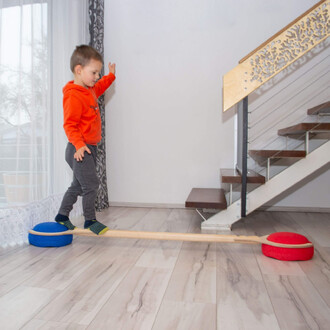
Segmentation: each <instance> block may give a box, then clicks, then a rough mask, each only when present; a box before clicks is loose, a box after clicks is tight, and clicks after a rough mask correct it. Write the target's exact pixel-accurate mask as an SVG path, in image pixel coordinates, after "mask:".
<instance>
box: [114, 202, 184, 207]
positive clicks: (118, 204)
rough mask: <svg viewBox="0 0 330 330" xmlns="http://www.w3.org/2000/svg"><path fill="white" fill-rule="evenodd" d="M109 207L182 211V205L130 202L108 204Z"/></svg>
mask: <svg viewBox="0 0 330 330" xmlns="http://www.w3.org/2000/svg"><path fill="white" fill-rule="evenodd" d="M110 206H117V207H148V208H154V209H184V208H185V205H184V204H167V203H131V202H110Z"/></svg>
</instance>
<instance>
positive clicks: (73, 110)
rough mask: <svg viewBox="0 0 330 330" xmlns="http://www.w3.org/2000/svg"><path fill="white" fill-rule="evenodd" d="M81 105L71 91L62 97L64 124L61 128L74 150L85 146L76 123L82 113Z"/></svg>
mask: <svg viewBox="0 0 330 330" xmlns="http://www.w3.org/2000/svg"><path fill="white" fill-rule="evenodd" d="M82 109H83V105H82V103H81V101H80V100H79V99H78V98H77V97H76V96H74V95H72V94H71V93H67V95H65V96H64V98H63V110H64V124H63V128H64V131H65V134H66V136H67V137H68V140H69V142H71V143H72V144H73V145H74V146H75V148H76V150H78V149H80V148H81V147H83V146H85V145H86V144H85V142H84V139H83V136H82V134H81V132H80V130H79V127H78V124H79V122H80V117H81V114H82Z"/></svg>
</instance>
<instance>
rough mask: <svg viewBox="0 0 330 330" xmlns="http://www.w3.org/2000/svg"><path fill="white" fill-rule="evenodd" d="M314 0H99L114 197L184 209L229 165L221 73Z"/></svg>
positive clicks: (230, 141) (229, 130)
mask: <svg viewBox="0 0 330 330" xmlns="http://www.w3.org/2000/svg"><path fill="white" fill-rule="evenodd" d="M316 2H317V1H315V0H314V1H311V0H305V1H303V2H302V1H300V0H291V1H285V0H280V1H264V0H253V1H244V0H237V1H229V0H228V1H224V0H222V1H221V0H203V1H201V0H200V1H197V0H195V1H192V0H176V1H174V0H168V1H152V0H139V1H136V0H121V1H115V0H105V40H104V42H105V62H107V61H113V62H116V64H117V79H116V81H115V83H114V85H113V86H112V90H111V92H108V93H107V94H106V111H107V114H106V120H107V131H106V136H107V142H106V143H107V171H108V184H109V194H110V201H111V202H112V203H133V204H152V203H156V204H180V205H183V204H184V201H185V199H186V197H187V196H188V194H189V192H190V190H191V188H192V187H219V186H220V181H219V169H220V168H225V167H233V164H234V135H233V131H234V114H233V113H232V112H231V113H222V76H223V75H224V74H225V73H226V72H227V71H229V70H230V69H232V68H233V67H234V66H236V65H237V63H238V61H239V60H240V59H241V58H242V57H244V56H245V55H246V54H247V53H249V52H250V51H251V50H253V49H254V48H255V47H257V46H258V45H259V44H260V43H262V42H263V41H265V40H266V39H267V38H269V37H270V36H272V35H273V34H274V33H276V32H277V31H278V30H280V29H281V28H282V27H284V26H285V25H286V24H288V23H289V22H290V21H292V20H293V19H295V18H296V17H297V16H298V15H300V14H301V13H303V12H304V11H305V10H307V9H308V8H310V7H311V6H312V5H313V4H315V3H316ZM327 177H328V178H329V176H327Z"/></svg>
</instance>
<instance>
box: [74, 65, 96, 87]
mask: <svg viewBox="0 0 330 330" xmlns="http://www.w3.org/2000/svg"><path fill="white" fill-rule="evenodd" d="M101 69H102V62H100V61H97V60H94V59H91V60H90V61H89V62H88V63H87V64H86V65H85V66H81V65H78V66H77V67H76V70H75V80H74V82H75V84H77V85H80V86H83V87H85V88H87V87H93V86H94V85H95V83H96V82H97V80H98V79H99V78H100V72H101Z"/></svg>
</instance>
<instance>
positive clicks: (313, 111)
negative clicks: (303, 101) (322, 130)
mask: <svg viewBox="0 0 330 330" xmlns="http://www.w3.org/2000/svg"><path fill="white" fill-rule="evenodd" d="M307 114H308V115H322V114H323V115H326V114H329V115H330V101H328V102H325V103H322V104H319V105H317V106H316V107H313V108H310V109H308V110H307Z"/></svg>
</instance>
